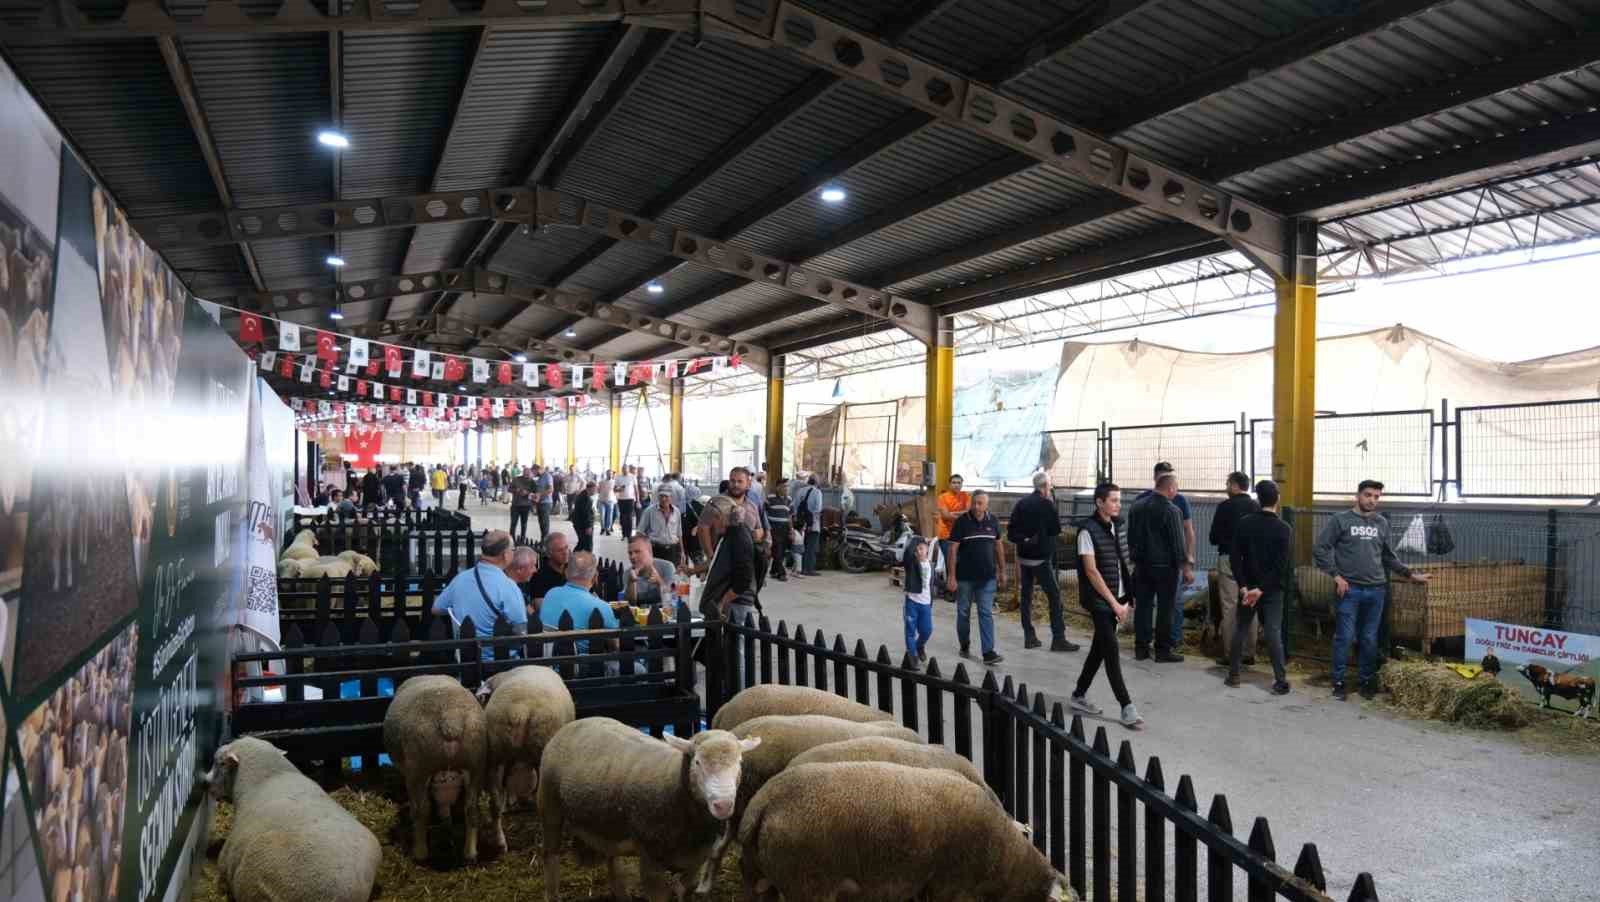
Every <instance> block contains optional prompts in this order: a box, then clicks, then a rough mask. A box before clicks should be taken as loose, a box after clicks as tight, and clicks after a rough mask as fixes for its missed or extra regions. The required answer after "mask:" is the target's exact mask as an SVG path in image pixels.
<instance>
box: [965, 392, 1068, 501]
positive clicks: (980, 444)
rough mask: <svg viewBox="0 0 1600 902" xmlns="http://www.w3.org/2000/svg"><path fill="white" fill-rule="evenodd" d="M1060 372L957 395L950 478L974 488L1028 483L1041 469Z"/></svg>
mask: <svg viewBox="0 0 1600 902" xmlns="http://www.w3.org/2000/svg"><path fill="white" fill-rule="evenodd" d="M1055 389H1056V371H1055V370H1053V369H1052V370H1045V371H1043V372H1034V373H1020V374H1002V373H991V374H990V376H989V377H988V378H986V379H984V380H982V381H980V382H977V383H975V384H973V385H969V386H967V387H965V388H958V389H956V392H955V418H954V424H953V427H952V435H951V443H952V446H953V447H952V455H951V456H952V458H953V459H954V464H953V468H952V470H951V472H954V473H960V474H962V475H963V476H964V477H966V478H968V479H971V480H973V481H975V482H994V483H1000V482H1024V481H1026V480H1028V478H1029V477H1031V476H1032V475H1033V472H1034V471H1035V470H1037V469H1038V468H1039V464H1040V447H1041V437H1040V434H1041V433H1042V432H1043V431H1044V429H1045V425H1046V421H1047V420H1048V419H1049V416H1050V410H1051V405H1050V401H1051V396H1052V394H1053V393H1054V392H1055Z"/></svg>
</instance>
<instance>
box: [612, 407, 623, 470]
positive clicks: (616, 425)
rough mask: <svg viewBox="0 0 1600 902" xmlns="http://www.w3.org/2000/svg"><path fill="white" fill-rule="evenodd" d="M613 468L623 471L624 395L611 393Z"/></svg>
mask: <svg viewBox="0 0 1600 902" xmlns="http://www.w3.org/2000/svg"><path fill="white" fill-rule="evenodd" d="M611 469H613V470H615V471H617V472H619V473H620V472H621V471H622V396H621V395H619V394H617V393H616V392H612V393H611Z"/></svg>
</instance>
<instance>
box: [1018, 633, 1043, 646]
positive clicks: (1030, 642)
mask: <svg viewBox="0 0 1600 902" xmlns="http://www.w3.org/2000/svg"><path fill="white" fill-rule="evenodd" d="M1043 644H1044V643H1043V642H1040V641H1039V637H1038V636H1029V637H1027V638H1026V639H1023V640H1022V647H1023V648H1038V647H1039V646H1041V645H1043Z"/></svg>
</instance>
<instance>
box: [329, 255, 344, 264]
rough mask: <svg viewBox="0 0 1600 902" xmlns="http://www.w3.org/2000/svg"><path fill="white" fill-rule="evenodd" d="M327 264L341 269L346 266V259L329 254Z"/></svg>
mask: <svg viewBox="0 0 1600 902" xmlns="http://www.w3.org/2000/svg"><path fill="white" fill-rule="evenodd" d="M326 262H327V264H328V265H329V266H333V267H339V266H343V265H344V258H343V257H338V256H335V255H333V254H329V255H328V259H327V261H326Z"/></svg>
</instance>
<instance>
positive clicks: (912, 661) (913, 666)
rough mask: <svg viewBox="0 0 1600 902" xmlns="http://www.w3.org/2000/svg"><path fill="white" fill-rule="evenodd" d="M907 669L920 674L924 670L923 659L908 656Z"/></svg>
mask: <svg viewBox="0 0 1600 902" xmlns="http://www.w3.org/2000/svg"><path fill="white" fill-rule="evenodd" d="M905 669H906V670H909V671H911V672H912V673H918V672H920V671H921V670H922V659H921V658H918V657H915V656H908V657H907V658H906V663H905Z"/></svg>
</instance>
